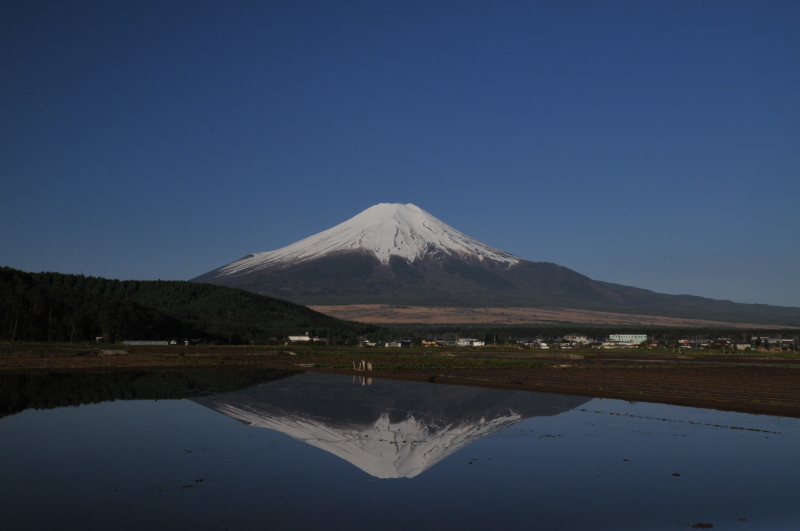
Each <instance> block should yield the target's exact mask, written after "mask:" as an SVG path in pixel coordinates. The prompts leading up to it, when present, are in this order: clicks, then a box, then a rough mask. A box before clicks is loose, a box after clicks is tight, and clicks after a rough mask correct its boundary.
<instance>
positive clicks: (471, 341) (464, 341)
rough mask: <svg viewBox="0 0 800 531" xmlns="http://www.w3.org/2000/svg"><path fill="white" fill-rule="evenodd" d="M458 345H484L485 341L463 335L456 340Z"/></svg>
mask: <svg viewBox="0 0 800 531" xmlns="http://www.w3.org/2000/svg"><path fill="white" fill-rule="evenodd" d="M456 345H458V346H459V347H482V346H483V345H484V342H483V341H478V340H477V339H475V338H471V337H462V338H461V339H458V340H457V341H456Z"/></svg>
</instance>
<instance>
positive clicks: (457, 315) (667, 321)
mask: <svg viewBox="0 0 800 531" xmlns="http://www.w3.org/2000/svg"><path fill="white" fill-rule="evenodd" d="M311 308H312V309H313V310H316V311H318V312H320V313H324V314H327V315H330V316H333V317H337V318H339V319H347V320H348V321H358V322H361V323H369V324H418V323H426V324H504V325H523V324H556V323H575V324H595V325H628V326H637V325H641V326H676V327H685V328H706V327H710V328H763V329H770V328H774V329H784V328H786V327H785V326H775V325H764V324H756V323H732V322H725V321H708V320H702V319H681V318H677V317H660V316H655V315H637V314H624V313H612V312H598V311H591V310H575V309H569V308H443V307H424V306H391V305H385V304H352V305H348V306H312V307H311Z"/></svg>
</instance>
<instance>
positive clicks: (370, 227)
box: [217, 203, 520, 276]
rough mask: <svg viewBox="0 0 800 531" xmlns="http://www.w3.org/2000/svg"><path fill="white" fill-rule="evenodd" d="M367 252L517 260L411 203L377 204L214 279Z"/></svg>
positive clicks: (249, 259)
mask: <svg viewBox="0 0 800 531" xmlns="http://www.w3.org/2000/svg"><path fill="white" fill-rule="evenodd" d="M346 250H363V251H367V252H372V253H374V254H375V256H376V257H377V258H378V259H379V260H380V261H381V262H382V263H383V264H388V263H389V259H390V257H391V256H393V255H394V256H400V257H402V258H404V259H405V260H407V261H408V262H413V261H414V260H416V259H419V258H422V257H424V256H425V255H427V254H429V253H444V254H446V255H456V256H462V257H471V258H476V259H477V260H481V261H482V260H484V259H489V260H493V261H495V262H502V263H507V264H509V265H512V264H516V263H517V262H518V261H519V260H520V258H519V257H517V256H514V255H512V254H509V253H506V252H503V251H501V250H499V249H495V248H494V247H490V246H488V245H486V244H483V243H481V242H479V241H477V240H475V239H473V238H470V237H469V236H467V235H466V234H464V233H462V232H460V231H458V230H456V229H454V228H453V227H451V226H450V225H447V224H446V223H444V222H443V221H441V220H439V219H437V218H435V217H434V216H432V215H431V214H429V213H427V212H425V211H424V210H422V209H421V208H419V207H418V206H415V205H412V204H410V203H409V204H406V205H403V204H399V203H381V204H378V205H375V206H372V207H370V208H368V209H366V210H365V211H363V212H361V213H360V214H358V215H357V216H355V217H353V218H351V219H349V220H347V221H345V222H344V223H341V224H339V225H336V226H335V227H333V228H330V229H328V230H326V231H323V232H320V233H319V234H315V235H313V236H309V237H308V238H305V239H303V240H300V241H298V242H296V243H293V244H292V245H289V246H287V247H284V248H282V249H278V250H276V251H270V252H265V253H254V254H250V255H247V256H246V257H244V258H242V259H241V260H237V261H236V262H233V263H231V264H228V265H227V266H224V267H222V268H220V269H219V270H218V271H217V272H218V275H219V276H222V275H229V274H233V273H240V272H243V271H248V270H254V269H264V268H268V267H271V266H273V265H279V264H292V263H298V262H304V261H306V260H313V259H316V258H320V257H323V256H325V255H327V254H330V253H333V252H336V251H346Z"/></svg>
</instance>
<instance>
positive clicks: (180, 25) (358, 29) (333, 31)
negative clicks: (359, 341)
mask: <svg viewBox="0 0 800 531" xmlns="http://www.w3.org/2000/svg"><path fill="white" fill-rule="evenodd" d="M0 69H1V70H0V71H1V72H2V76H0V223H1V224H2V228H3V230H2V231H0V264H2V265H8V266H12V267H16V268H20V269H24V270H28V271H42V270H50V271H61V272H69V273H84V274H92V275H101V276H106V277H112V278H137V279H155V278H162V279H189V278H192V277H194V276H197V275H199V274H201V273H204V272H206V271H209V270H211V269H213V268H216V267H218V266H220V265H223V264H225V263H228V262H230V261H232V260H234V259H237V258H240V257H242V256H243V255H245V254H247V253H250V252H258V251H268V250H273V249H277V248H280V247H283V246H285V245H288V244H290V243H292V242H294V241H296V240H299V239H301V238H303V237H306V236H309V235H311V234H313V233H316V232H319V231H321V230H324V229H327V228H329V227H331V226H333V225H335V224H337V223H340V222H342V221H344V220H345V219H347V218H349V217H352V216H353V215H355V214H357V213H358V212H360V211H362V210H364V209H366V208H368V207H369V206H371V205H373V204H376V203H380V202H402V203H414V204H416V205H418V206H420V207H421V208H423V209H425V210H427V211H429V212H430V213H432V214H433V215H435V216H437V217H438V218H440V219H442V220H443V221H445V222H446V223H449V224H450V225H453V226H454V227H456V228H457V229H459V230H461V231H462V232H465V233H466V234H469V235H470V236H473V237H475V238H477V239H479V240H481V241H483V242H485V243H487V244H489V245H493V246H495V247H499V248H501V249H503V250H506V251H509V252H512V253H515V254H517V255H519V256H522V257H524V258H527V259H529V260H534V261H549V262H555V263H558V264H561V265H564V266H567V267H570V268H572V269H575V270H576V271H579V272H581V273H584V274H586V275H588V276H590V277H592V278H596V279H600V280H606V281H611V282H619V283H623V284H628V285H634V286H639V287H644V288H649V289H653V290H656V291H661V292H666V293H690V294H696V295H704V296H709V297H715V298H726V299H731V300H735V301H740V302H762V303H769V304H780V305H790V306H800V267H798V264H800V237H798V234H799V233H800V230H798V228H800V3H798V2H794V1H787V2H728V1H726V2H714V1H708V2H694V1H691V2H678V1H668V2H638V1H634V2H595V1H590V2H569V1H553V2H465V1H457V2H393V3H390V2H377V1H370V2H338V3H337V2H302V1H291V2H244V1H242V2H219V3H202V2H163V1H162V2H152V3H148V2H96V3H93V2H38V3H34V2H4V3H3V4H2V5H1V6H0Z"/></svg>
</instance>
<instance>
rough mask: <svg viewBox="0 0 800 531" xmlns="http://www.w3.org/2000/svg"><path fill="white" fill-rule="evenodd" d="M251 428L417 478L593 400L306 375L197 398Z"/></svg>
mask: <svg viewBox="0 0 800 531" xmlns="http://www.w3.org/2000/svg"><path fill="white" fill-rule="evenodd" d="M193 400H194V401H195V402H197V403H198V404H202V405H204V406H206V407H209V408H211V409H214V410H216V411H219V412H220V413H223V414H225V415H228V416H229V417H233V418H235V419H238V420H240V421H242V422H245V423H246V424H249V425H251V426H257V427H262V428H271V429H273V430H277V431H280V432H282V433H285V434H287V435H289V436H291V437H294V438H295V439H299V440H303V441H305V442H307V443H308V444H310V445H312V446H316V447H317V448H321V449H322V450H325V451H327V452H330V453H332V454H334V455H336V456H338V457H341V458H342V459H345V460H346V461H348V462H350V463H352V464H353V465H355V466H357V467H358V468H360V469H361V470H363V471H364V472H366V473H368V474H371V475H373V476H375V477H379V478H401V477H408V478H411V477H414V476H416V475H418V474H420V473H422V472H423V471H424V470H427V469H428V468H430V467H431V466H433V465H435V464H436V463H438V462H439V461H441V460H442V459H444V458H445V457H447V456H449V455H450V454H452V453H454V452H456V451H457V450H459V449H460V448H463V447H464V446H466V445H468V444H469V443H471V442H472V441H475V440H477V439H479V438H481V437H484V436H486V435H488V434H490V433H492V432H495V431H497V430H499V429H501V428H504V427H506V426H510V425H512V424H516V423H517V422H519V421H521V420H524V419H527V418H530V417H537V416H550V415H558V414H559V413H562V412H564V411H567V410H569V409H572V408H574V407H577V406H579V405H581V404H583V403H585V402H587V401H588V400H589V399H586V398H582V397H572V396H565V395H552V394H542V393H531V392H526V391H501V390H496V389H480V388H475V387H460V386H450V385H434V384H424V383H412V382H398V381H393V380H381V379H375V380H374V382H373V385H369V386H361V385H357V384H356V385H354V383H353V381H352V380H351V378H350V377H344V376H331V375H323V374H314V373H305V374H301V375H298V376H295V377H292V378H288V379H285V380H280V381H276V382H270V383H267V384H263V385H259V386H256V387H251V388H249V389H245V390H243V391H237V392H234V393H227V394H221V395H214V396H212V397H209V398H199V399H193Z"/></svg>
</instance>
